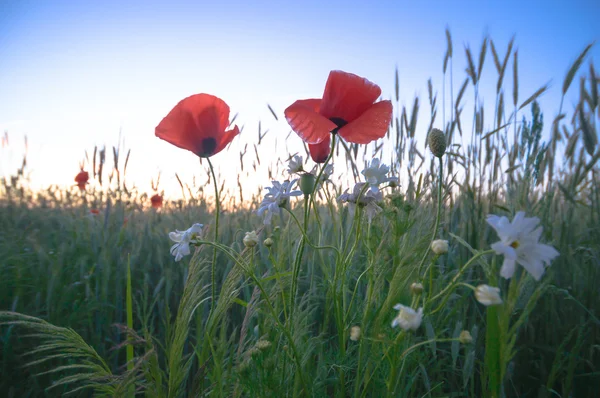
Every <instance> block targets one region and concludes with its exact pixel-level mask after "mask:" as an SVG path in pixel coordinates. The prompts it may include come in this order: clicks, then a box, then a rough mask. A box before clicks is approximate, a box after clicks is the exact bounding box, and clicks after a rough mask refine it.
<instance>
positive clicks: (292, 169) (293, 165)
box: [288, 155, 303, 174]
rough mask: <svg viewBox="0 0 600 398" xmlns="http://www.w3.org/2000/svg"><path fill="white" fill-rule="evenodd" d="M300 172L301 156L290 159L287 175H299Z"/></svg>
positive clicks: (301, 168)
mask: <svg viewBox="0 0 600 398" xmlns="http://www.w3.org/2000/svg"><path fill="white" fill-rule="evenodd" d="M302 170H303V167H302V156H298V155H296V156H294V157H293V158H291V159H290V161H289V162H288V173H290V174H294V173H299V172H301V171H302Z"/></svg>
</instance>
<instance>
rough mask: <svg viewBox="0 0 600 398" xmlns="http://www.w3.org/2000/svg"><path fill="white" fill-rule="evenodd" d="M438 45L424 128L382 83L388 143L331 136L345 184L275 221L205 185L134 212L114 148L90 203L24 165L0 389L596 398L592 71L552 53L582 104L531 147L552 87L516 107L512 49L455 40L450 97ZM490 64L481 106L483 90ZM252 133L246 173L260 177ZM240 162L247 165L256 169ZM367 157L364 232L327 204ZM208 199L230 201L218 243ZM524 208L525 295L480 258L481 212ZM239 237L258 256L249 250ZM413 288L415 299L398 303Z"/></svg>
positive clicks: (254, 201) (12, 219)
mask: <svg viewBox="0 0 600 398" xmlns="http://www.w3.org/2000/svg"><path fill="white" fill-rule="evenodd" d="M447 40H448V49H447V52H446V54H445V57H444V65H443V71H444V83H443V86H442V98H441V99H439V98H438V93H437V91H434V88H433V84H432V82H431V80H430V81H429V82H428V101H427V102H425V104H426V105H429V108H430V112H429V116H430V117H429V123H428V124H427V125H419V120H421V119H420V118H419V111H420V110H421V111H422V107H423V102H422V101H421V100H419V98H418V97H417V98H415V99H414V102H413V104H412V107H411V109H410V110H409V109H407V108H406V107H405V106H401V105H400V104H399V98H400V96H399V92H400V87H399V83H398V81H399V77H398V74H397V72H396V83H395V87H394V88H395V100H396V106H395V115H394V116H395V117H394V119H393V122H392V125H391V126H390V129H389V131H388V135H387V137H386V138H385V139H384V140H382V141H380V142H375V143H373V144H371V145H369V146H363V147H361V146H359V145H355V144H349V143H345V142H341V141H337V143H336V144H335V146H334V151H333V159H332V161H333V164H334V165H335V167H336V170H337V171H342V170H344V169H346V168H347V170H348V171H347V173H346V174H345V177H344V178H345V180H344V179H341V180H339V181H337V182H332V181H329V182H326V183H324V184H323V187H322V188H321V189H320V190H319V191H318V193H317V194H316V195H314V196H313V197H311V196H307V197H306V198H305V199H303V198H302V197H300V198H299V199H298V200H296V201H292V202H291V206H290V209H289V211H288V212H286V211H282V213H281V216H275V217H274V222H273V225H268V226H264V225H263V224H262V219H261V218H260V217H258V216H257V215H256V214H255V213H253V212H252V210H255V209H257V208H258V204H259V202H260V200H261V198H262V193H261V192H256V193H255V194H253V195H252V196H251V197H248V196H246V197H245V198H244V197H243V193H242V190H241V188H240V189H239V190H237V191H236V189H235V185H236V184H235V183H233V182H231V181H228V182H227V183H228V186H229V187H231V186H233V187H234V188H233V191H228V189H229V188H228V189H226V188H225V185H224V184H225V181H221V182H220V183H219V182H218V179H219V176H218V175H214V174H213V175H212V176H210V177H209V181H208V184H207V185H206V187H204V188H203V190H202V191H201V192H200V194H197V192H194V189H193V187H190V186H186V185H185V184H183V183H181V181H180V184H181V188H182V192H183V196H184V197H186V198H187V199H185V200H179V201H165V205H164V206H163V208H161V209H160V210H154V209H149V208H148V197H147V195H146V194H143V193H140V192H139V191H138V190H137V188H136V187H135V186H134V185H133V184H130V183H128V182H127V180H126V178H125V176H126V165H127V162H128V159H129V153H128V154H127V157H126V159H125V161H124V162H123V166H121V162H120V161H119V152H120V151H119V150H118V148H114V149H113V157H114V165H113V168H112V170H111V171H110V174H109V178H108V181H106V179H105V181H104V183H103V185H102V186H100V183H102V176H103V174H105V173H107V167H106V165H105V160H106V150H105V149H102V150H97V149H94V152H93V157H92V160H91V161H90V162H89V163H90V164H92V168H93V177H94V179H95V180H96V181H97V182H98V184H96V185H93V186H90V187H89V188H88V190H87V191H85V192H80V191H79V190H78V189H77V188H75V187H50V188H48V189H47V190H45V191H40V192H33V191H32V190H31V189H29V187H28V182H27V170H26V161H24V162H23V166H22V167H21V168H20V169H19V170H18V171H17V172H16V173H15V174H14V175H13V176H10V177H7V178H5V179H4V180H3V184H2V187H1V193H2V196H1V198H0V204H1V205H0V258H1V259H2V260H1V261H0V283H1V289H0V310H2V312H0V336H1V340H0V391H2V392H3V395H5V396H9V397H25V396H63V395H66V394H67V393H70V394H72V395H74V396H89V395H97V396H133V395H138V396H147V397H182V396H208V395H210V396H235V397H241V396H247V397H254V396H265V397H268V396H276V397H281V396H294V397H295V396H353V397H367V396H369V397H370V396H373V397H378V396H403V397H404V396H411V397H413V396H415V397H425V396H431V397H434V396H439V397H442V396H444V397H464V396H470V397H479V396H492V397H493V396H509V397H511V396H515V397H516V396H519V397H527V396H536V397H537V396H540V397H545V396H547V397H550V396H562V397H567V396H573V397H591V396H595V394H596V391H597V386H598V385H600V320H599V317H600V315H599V314H600V300H599V294H598V285H597V282H598V281H599V280H600V190H599V188H600V184H599V182H600V180H599V172H600V169H599V167H598V164H597V163H598V159H599V158H600V148H599V147H598V133H597V126H598V122H599V121H600V100H599V96H598V85H599V84H600V80H599V79H598V76H597V74H596V72H595V70H594V67H593V64H592V63H591V61H590V62H589V68H584V65H585V62H587V61H588V60H587V54H588V52H589V49H590V46H588V47H586V48H585V50H584V51H583V52H582V53H581V54H580V55H579V56H578V57H577V58H576V59H575V61H574V62H573V63H572V64H571V65H568V60H565V66H566V67H569V68H568V69H567V68H565V69H566V70H567V71H568V72H567V74H566V77H565V78H564V83H563V85H562V95H563V97H562V98H563V100H564V98H565V96H566V95H567V94H568V93H574V90H575V91H577V90H578V98H579V100H578V101H577V105H576V107H574V109H570V110H565V109H563V107H564V106H563V105H564V104H563V100H561V103H560V105H559V112H558V114H557V115H552V116H551V117H552V118H553V119H552V123H551V126H550V129H549V132H550V134H549V138H548V139H544V136H543V132H544V119H543V116H544V115H543V113H542V110H541V109H540V106H539V105H538V102H537V101H536V99H538V98H539V97H540V96H542V95H543V94H544V93H545V92H546V91H547V88H548V85H544V86H542V87H541V88H539V89H538V90H537V91H535V92H534V93H519V78H518V64H517V53H518V50H514V51H513V49H514V48H515V43H514V39H513V40H511V41H510V43H509V45H508V47H507V49H506V52H502V49H501V48H498V46H497V45H496V44H495V43H494V41H493V40H492V39H491V38H485V40H484V41H483V43H482V45H481V47H480V50H479V52H478V53H477V52H474V51H472V50H471V49H470V48H469V47H466V48H465V56H466V60H467V62H466V65H467V70H466V76H465V77H464V82H463V83H462V84H461V85H460V86H458V87H459V90H458V92H457V96H456V97H455V96H454V94H455V91H454V82H455V77H454V76H453V63H454V57H455V56H456V52H455V51H453V46H452V37H451V35H450V32H449V31H447ZM454 50H456V49H454ZM488 52H491V53H492V59H493V63H494V66H495V69H496V72H497V83H496V85H495V87H496V92H495V93H494V94H495V102H494V104H493V106H489V105H486V106H484V104H483V101H482V100H481V98H482V96H481V95H480V94H481V93H480V91H479V90H480V89H481V85H480V83H481V79H482V71H483V69H484V64H485V60H486V55H487V53H488ZM511 59H512V66H513V70H512V72H513V78H512V83H513V84H512V87H511V89H512V93H509V89H506V88H505V82H506V81H507V74H509V75H510V72H508V71H510V69H508V67H509V62H510V61H511ZM557 62H558V61H557ZM577 76H579V77H580V84H579V87H575V86H574V85H573V84H572V83H573V82H574V81H575V79H576V77H577ZM461 79H462V78H461ZM447 85H448V86H449V90H447V87H446V86H447ZM469 87H470V88H471V89H472V91H473V97H472V99H473V103H472V104H471V105H472V106H471V105H469V104H468V102H467V96H468V95H467V90H468V89H469ZM448 91H449V95H448V98H447V92H448ZM511 94H512V95H511ZM511 96H512V103H509V101H510V99H509V100H507V99H506V97H509V98H510V97H511ZM520 98H525V100H521V101H522V102H519V99H520ZM440 102H441V103H442V104H443V106H442V111H441V114H442V117H441V119H442V120H441V123H440V117H439V116H438V110H439V109H438V105H439V103H440ZM269 109H270V111H271V113H272V114H273V116H274V117H275V118H276V119H277V118H278V117H280V116H278V115H277V112H276V111H275V110H273V109H272V108H271V107H269ZM490 110H491V111H492V112H493V114H494V116H493V118H490V117H489V116H488V118H487V119H486V118H484V115H485V112H488V114H489V112H490ZM546 117H547V115H546ZM440 124H441V125H440ZM433 127H439V128H440V129H442V130H443V131H444V133H445V137H446V139H447V142H448V148H447V150H446V153H445V155H444V156H443V157H442V158H440V160H439V161H438V160H436V158H435V157H434V156H433V155H431V154H430V153H429V150H427V151H426V152H425V151H423V148H424V145H423V144H425V145H427V138H426V137H428V135H429V133H430V132H431V131H432V128H433ZM469 128H470V129H471V131H470V132H469V131H468V129H469ZM259 130H260V127H259ZM261 134H262V132H261V131H259V142H258V143H257V144H256V145H255V146H254V154H255V155H256V158H255V159H253V160H252V162H259V163H260V157H259V154H260V153H261V151H262V150H263V148H261V147H260V140H261V138H262V137H264V135H262V136H261ZM265 134H266V133H265ZM3 142H4V139H3ZM246 149H247V148H245V149H244V151H243V153H240V164H241V165H240V169H242V168H243V167H244V164H246V168H248V164H250V160H249V159H252V157H251V156H252V155H251V153H250V157H248V158H246V159H244V156H245V155H246ZM371 157H380V158H382V159H387V164H389V165H390V166H391V170H392V173H393V174H395V175H397V176H400V178H401V179H400V186H399V187H390V188H386V189H385V190H384V192H385V199H384V201H383V203H382V204H381V207H382V209H383V211H382V212H381V213H380V214H378V215H377V216H376V217H374V218H373V221H372V222H369V221H368V220H367V218H366V217H364V216H363V215H362V211H363V210H362V209H361V208H360V207H357V209H356V211H355V212H353V211H350V210H349V209H348V208H347V206H345V205H341V204H340V203H339V202H337V201H336V200H335V199H336V198H337V197H338V196H339V195H340V194H341V193H342V192H343V191H344V190H346V189H347V188H349V189H351V188H352V186H351V185H349V183H348V182H347V180H348V179H350V180H354V179H356V180H360V178H361V174H360V170H361V168H362V166H361V164H362V160H363V159H365V158H366V159H369V158H371ZM288 158H289V156H287V154H285V156H282V157H281V159H280V160H278V161H276V162H274V163H275V164H274V165H273V166H272V168H270V171H269V174H270V175H268V176H267V175H265V176H264V179H265V181H268V179H270V178H271V177H272V176H273V177H274V178H278V177H279V178H280V177H281V176H282V175H283V176H285V177H287V174H285V173H282V172H281V171H279V167H280V166H281V165H282V164H283V162H285V161H286V160H287V159H288ZM214 161H215V162H216V161H218V160H216V158H215V160H214ZM263 161H264V160H263ZM309 164H310V162H309ZM121 167H122V171H121V170H120V168H121ZM305 167H306V166H305ZM309 167H310V166H309ZM202 178H204V177H202ZM239 183H240V181H239V178H238V181H237V184H239ZM156 184H158V181H157V182H156ZM153 185H154V182H153ZM213 186H214V189H215V191H216V192H218V193H219V197H220V198H219V203H220V204H221V205H222V208H223V210H222V211H221V212H220V213H219V218H220V220H219V225H218V228H217V226H216V225H215V224H216V222H215V221H216V216H215V210H216V208H215V206H214V197H215V195H214V194H212V196H210V194H209V193H210V192H211V190H212V189H213ZM205 193H206V194H205ZM232 197H233V199H232ZM211 198H212V199H211ZM90 209H99V210H100V212H99V214H92V213H90ZM438 209H439V215H438ZM518 211H525V212H526V213H527V215H528V216H536V217H539V219H540V224H541V225H542V226H543V228H544V231H543V236H542V241H544V242H546V243H548V244H550V245H552V246H554V247H555V248H556V249H557V250H558V251H559V252H560V256H559V257H558V258H557V259H555V260H554V261H553V262H552V265H551V266H550V267H549V268H548V269H547V270H546V274H545V275H544V277H543V279H542V280H541V281H539V282H536V281H535V280H534V279H533V278H532V277H531V276H529V275H528V274H527V273H526V272H524V271H518V272H517V274H516V275H515V276H514V277H513V278H512V279H510V280H505V279H503V278H501V277H500V276H499V275H498V269H499V267H500V265H501V263H502V257H501V256H496V255H495V254H493V253H492V252H490V250H489V248H490V244H491V243H492V242H494V241H496V240H497V237H496V234H495V233H494V232H493V230H492V229H491V228H490V226H489V225H488V224H487V223H486V216H487V215H489V214H498V215H506V216H508V217H509V218H512V217H513V215H514V214H515V213H516V212H518ZM197 222H199V223H202V224H204V225H205V229H204V231H203V233H202V236H200V237H199V242H200V243H199V247H198V248H197V249H196V250H195V253H194V254H193V256H189V257H186V258H184V260H182V261H181V262H175V261H174V259H173V256H172V255H171V254H170V252H169V248H170V245H171V243H172V242H170V241H169V239H168V233H169V232H170V231H174V230H175V229H185V228H188V227H189V226H191V225H192V224H193V223H197ZM253 230H256V231H257V232H258V234H259V236H260V239H259V242H258V244H257V245H256V246H253V247H246V246H245V245H244V244H243V242H242V239H243V237H244V233H246V232H249V231H253ZM266 239H269V240H270V242H268V243H265V242H264V241H265V240H266ZM432 239H445V240H448V241H449V250H448V252H447V253H445V254H442V255H436V254H434V253H432V252H431V250H430V243H431V241H432ZM416 282H418V283H421V284H422V285H423V290H422V292H418V289H417V290H415V287H413V288H412V290H411V285H412V284H413V283H416ZM479 284H489V285H491V286H498V287H500V289H501V291H502V292H503V298H504V301H505V302H504V304H503V305H502V306H490V307H485V306H483V305H481V304H480V303H479V302H478V301H477V300H476V299H475V297H474V295H473V292H472V290H471V289H470V288H469V285H471V286H477V285H479ZM212 298H215V300H213V299H212ZM397 303H402V304H404V305H407V306H408V305H412V306H413V307H414V308H418V307H422V308H423V314H424V317H423V322H422V324H421V325H420V327H419V328H418V329H417V330H415V331H410V332H405V331H401V330H399V329H394V328H392V327H391V326H390V324H391V322H392V319H393V318H394V317H395V316H396V315H397V312H396V311H395V310H394V309H393V307H394V305H395V304H397ZM353 326H358V327H360V337H359V338H358V339H355V338H354V337H353V338H351V334H350V332H351V329H352V327H353ZM463 331H469V332H470V335H471V337H472V342H468V341H465V340H464V339H462V338H461V332H463ZM462 336H464V333H463V335H462Z"/></svg>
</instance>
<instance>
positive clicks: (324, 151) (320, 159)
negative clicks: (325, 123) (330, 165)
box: [308, 134, 331, 163]
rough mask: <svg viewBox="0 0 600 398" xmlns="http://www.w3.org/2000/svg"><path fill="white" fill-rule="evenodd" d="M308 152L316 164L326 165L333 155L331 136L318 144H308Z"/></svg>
mask: <svg viewBox="0 0 600 398" xmlns="http://www.w3.org/2000/svg"><path fill="white" fill-rule="evenodd" d="M308 151H309V152H310V157H311V158H312V160H314V161H315V162H316V163H325V161H326V160H327V158H328V157H329V154H330V153H331V135H330V134H328V135H327V138H325V140H323V141H322V142H320V143H318V144H308Z"/></svg>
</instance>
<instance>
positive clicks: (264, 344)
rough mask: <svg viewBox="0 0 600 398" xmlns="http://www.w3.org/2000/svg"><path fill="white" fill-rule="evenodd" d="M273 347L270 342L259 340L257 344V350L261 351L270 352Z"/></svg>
mask: <svg viewBox="0 0 600 398" xmlns="http://www.w3.org/2000/svg"><path fill="white" fill-rule="evenodd" d="M270 347H271V342H270V341H268V340H258V341H257V342H256V348H258V349H259V350H261V351H265V350H268V349H269V348H270Z"/></svg>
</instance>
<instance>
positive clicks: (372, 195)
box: [338, 182, 383, 222]
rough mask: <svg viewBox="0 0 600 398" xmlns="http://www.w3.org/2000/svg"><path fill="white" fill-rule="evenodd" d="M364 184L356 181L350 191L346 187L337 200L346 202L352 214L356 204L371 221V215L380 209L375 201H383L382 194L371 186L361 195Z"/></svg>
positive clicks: (374, 214)
mask: <svg viewBox="0 0 600 398" xmlns="http://www.w3.org/2000/svg"><path fill="white" fill-rule="evenodd" d="M365 185H367V183H365V182H359V183H357V184H356V185H355V186H354V189H353V190H352V193H349V192H348V190H347V189H346V191H345V192H344V193H343V194H341V195H340V196H339V197H338V200H339V201H340V202H343V203H348V210H349V211H350V214H354V207H355V206H356V205H358V206H360V207H362V208H364V209H365V213H367V217H368V219H369V222H371V220H372V219H373V217H374V216H376V215H377V214H378V213H379V212H381V210H382V209H381V207H379V206H378V205H377V203H378V202H381V201H383V194H382V193H381V192H380V191H379V190H377V191H375V190H374V189H373V188H372V187H371V188H370V189H368V190H367V191H365V192H363V194H362V195H361V192H362V190H363V189H364V187H365Z"/></svg>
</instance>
